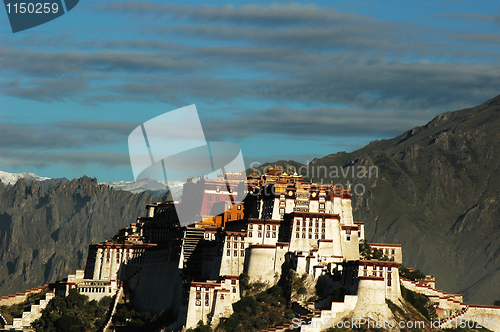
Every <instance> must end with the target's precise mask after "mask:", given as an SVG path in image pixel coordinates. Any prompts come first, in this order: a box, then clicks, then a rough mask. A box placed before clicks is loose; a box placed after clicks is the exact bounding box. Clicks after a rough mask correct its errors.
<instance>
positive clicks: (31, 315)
mask: <svg viewBox="0 0 500 332" xmlns="http://www.w3.org/2000/svg"><path fill="white" fill-rule="evenodd" d="M54 296H55V294H54V293H53V292H48V293H46V294H45V299H42V300H40V301H39V303H38V304H32V305H31V308H30V311H25V312H23V315H22V317H20V318H14V319H13V322H12V325H5V327H4V328H5V329H15V330H22V329H23V328H29V327H31V323H33V322H34V321H35V320H37V319H39V318H40V317H42V310H43V309H45V307H47V304H48V303H49V302H50V300H52V298H54ZM2 318H3V317H2Z"/></svg>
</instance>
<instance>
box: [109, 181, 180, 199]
mask: <svg viewBox="0 0 500 332" xmlns="http://www.w3.org/2000/svg"><path fill="white" fill-rule="evenodd" d="M102 184H106V185H109V186H111V187H113V188H114V189H115V190H126V191H130V192H132V193H140V192H143V191H147V192H148V193H150V194H151V195H153V196H163V195H165V193H166V192H167V186H166V181H157V180H153V179H149V178H145V179H139V180H137V181H116V182H103V183H102ZM168 185H169V189H170V191H171V193H172V196H173V197H174V198H175V199H177V198H179V197H180V196H181V195H182V189H183V186H184V182H180V181H169V182H168Z"/></svg>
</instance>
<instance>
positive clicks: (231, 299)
mask: <svg viewBox="0 0 500 332" xmlns="http://www.w3.org/2000/svg"><path fill="white" fill-rule="evenodd" d="M241 177H242V175H241V174H240V173H235V172H234V171H233V172H232V173H231V172H230V173H226V174H221V175H220V176H219V177H217V178H216V179H208V178H204V177H200V178H198V179H188V181H187V182H186V183H185V184H184V190H183V196H182V198H181V200H180V202H173V201H171V202H162V203H156V204H151V205H148V206H147V207H146V216H145V217H140V218H138V219H137V220H136V221H135V222H134V223H132V224H130V226H129V227H127V228H125V229H122V230H120V231H119V232H118V233H117V235H116V236H115V237H114V238H113V239H111V240H109V241H106V242H103V243H99V244H93V245H91V246H90V247H89V251H88V258H87V263H86V266H85V270H78V271H76V274H74V275H70V276H68V278H67V279H65V280H62V281H59V282H57V283H56V286H54V289H53V293H50V296H53V294H55V295H58V296H65V295H67V294H68V292H69V290H70V289H74V288H76V289H77V290H78V291H79V292H80V293H82V294H85V295H88V296H89V298H90V299H96V300H99V299H101V298H102V297H104V296H106V295H112V296H114V295H118V296H117V297H116V299H118V298H119V296H120V295H121V294H123V293H124V292H128V293H131V294H133V304H134V307H136V308H137V309H138V310H141V311H149V312H151V313H160V312H162V311H164V310H167V309H172V310H173V312H174V313H175V314H176V316H177V321H176V322H175V323H174V324H172V325H170V326H168V327H165V328H164V329H163V331H180V330H182V329H183V328H194V327H196V326H197V324H198V322H199V321H202V322H204V323H205V324H210V325H211V326H212V327H216V326H217V325H218V324H219V322H220V321H221V318H224V317H225V318H227V317H229V316H230V315H231V314H232V312H233V306H232V304H233V303H235V302H237V301H238V300H239V299H240V287H239V279H240V275H241V274H243V273H246V274H248V276H249V278H250V280H251V281H252V282H263V283H266V284H268V285H269V286H271V285H274V284H275V283H276V282H277V281H278V280H279V279H280V278H281V276H282V274H283V273H286V272H287V271H288V270H289V269H292V270H294V271H295V272H297V273H298V274H299V275H304V274H307V275H308V277H309V278H311V279H313V280H318V279H319V278H324V279H328V280H330V285H331V287H340V286H342V287H343V288H344V289H345V291H346V294H347V295H345V297H344V301H343V302H333V301H332V300H331V299H329V298H326V299H320V300H318V301H316V302H310V303H309V302H301V303H298V305H300V306H301V307H302V308H303V309H304V310H305V311H307V314H306V315H305V316H303V317H302V319H304V321H306V322H307V324H304V325H301V326H300V327H297V326H294V325H293V324H292V322H290V324H287V325H284V326H280V327H277V328H275V329H272V331H278V332H280V331H286V330H298V329H301V330H302V331H320V330H322V329H324V326H323V325H322V322H325V321H326V320H331V321H340V320H342V319H344V318H349V319H357V318H370V319H373V320H377V321H384V320H385V321H390V320H391V319H392V317H393V314H392V312H391V310H390V309H389V306H388V304H387V302H388V301H386V300H390V301H392V302H393V303H395V304H396V305H398V304H399V303H400V301H404V300H403V299H402V296H401V285H403V286H404V287H406V288H408V289H410V290H413V291H415V292H418V293H422V294H425V295H426V296H428V297H429V299H430V301H431V302H432V304H433V306H434V307H435V308H436V313H437V314H438V317H439V318H440V323H439V324H440V327H447V326H448V325H446V324H449V321H450V320H451V319H454V318H457V317H460V318H464V319H474V320H476V319H481V320H482V321H484V319H489V321H490V322H493V321H494V320H496V321H497V322H498V324H497V326H496V328H495V327H494V326H492V327H490V330H494V331H498V332H500V322H499V320H500V307H494V306H490V307H489V306H473V305H467V304H465V303H463V299H462V296H461V295H456V294H447V293H445V292H442V291H439V290H437V289H435V279H434V278H433V277H432V276H428V277H427V278H425V279H423V280H417V281H410V280H406V279H402V278H400V276H399V272H398V267H399V265H400V264H401V263H402V258H403V256H402V255H403V254H402V248H401V246H400V245H397V244H370V246H372V247H374V248H377V249H380V250H382V252H383V254H384V256H385V258H384V260H373V259H372V260H363V259H361V258H360V251H359V243H360V241H362V240H364V239H365V234H364V224H363V223H362V222H356V221H354V219H353V214H352V207H351V192H350V189H343V188H339V187H335V186H333V185H332V184H329V185H327V184H318V183H309V182H306V181H304V179H303V178H302V176H300V175H298V174H297V173H295V172H291V173H290V174H287V173H285V172H283V170H281V169H280V168H269V169H268V171H267V173H266V174H263V175H257V174H255V173H254V174H252V175H250V176H248V177H247V179H246V180H245V179H242V178H241ZM238 181H239V182H242V183H244V184H245V185H244V186H241V185H240V186H238V187H237V188H238V189H237V190H236V189H234V188H235V186H231V185H229V184H231V183H235V182H238ZM199 193H201V194H199ZM196 195H198V196H199V197H200V204H199V208H197V209H196V211H195V212H196V213H193V216H192V221H193V222H192V223H190V224H187V225H181V223H180V222H179V218H178V213H177V211H178V210H179V209H182V208H183V204H186V203H185V202H187V201H188V199H187V198H188V197H189V196H196ZM200 195H201V196H200ZM241 195H246V197H245V198H244V199H242V200H236V199H234V198H236V197H238V196H239V197H242V196H241ZM217 206H223V207H224V209H223V211H224V212H222V213H218V214H214V211H216V210H217V209H215V207H217ZM3 300H4V299H2V300H0V303H1V301H3ZM115 306H116V304H115ZM42 310H43V307H42V308H40V307H39V308H36V309H35V310H33V309H32V311H31V312H27V313H25V314H26V315H24V314H23V318H18V319H16V320H15V321H14V324H13V326H12V327H13V328H22V327H23V326H29V324H30V322H31V321H33V320H34V319H36V318H37V317H39V316H40V314H41V311H42Z"/></svg>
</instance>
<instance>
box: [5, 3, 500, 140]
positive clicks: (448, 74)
mask: <svg viewBox="0 0 500 332" xmlns="http://www.w3.org/2000/svg"><path fill="white" fill-rule="evenodd" d="M89 8H90V7H89ZM92 8H93V9H98V10H99V11H100V12H106V13H108V14H110V13H111V14H114V15H130V14H134V15H135V17H134V19H133V20H130V19H129V20H130V22H131V23H130V24H131V27H133V28H134V29H136V30H138V31H139V30H141V29H142V28H143V26H142V25H141V24H143V22H142V21H141V19H138V18H137V17H139V18H144V19H145V20H146V21H147V22H151V15H153V16H161V17H164V18H166V19H159V20H155V21H154V24H151V26H152V27H151V28H148V29H150V31H155V32H157V33H158V34H155V35H151V34H149V35H147V38H145V39H144V40H139V39H138V38H137V35H135V34H132V35H131V37H129V36H127V37H126V38H125V37H124V38H122V39H113V40H106V39H104V38H102V39H100V40H98V41H95V40H82V41H81V42H82V43H81V45H86V46H88V48H84V47H82V46H81V45H80V46H78V47H75V49H74V50H65V51H61V50H57V49H53V48H54V47H55V46H54V45H50V47H47V48H46V49H43V48H40V44H37V49H36V50H35V49H30V48H21V47H19V46H18V45H17V46H15V47H14V46H12V47H7V46H4V47H0V73H2V74H3V75H4V78H3V80H2V81H0V93H1V94H3V95H8V96H14V97H18V98H23V99H30V100H36V101H43V102H59V101H65V100H74V101H77V102H80V103H83V104H88V105H99V104H104V103H109V102H114V101H116V100H120V101H133V102H151V101H159V102H164V103H169V104H173V105H178V106H182V105H185V104H190V103H192V102H193V101H197V100H202V101H205V102H209V103H219V104H220V103H223V104H225V105H228V104H229V105H237V104H241V103H243V104H244V103H247V102H248V101H251V102H252V103H259V102H260V103H262V104H263V105H265V106H263V107H260V108H259V106H255V107H257V109H262V108H268V107H269V104H273V105H289V104H291V103H299V104H301V106H303V107H304V108H305V109H307V108H311V107H317V106H318V105H319V106H321V107H327V108H328V107H329V108H334V107H338V106H343V107H347V108H349V109H361V110H363V109H365V110H371V111H377V112H382V111H384V110H391V111H397V110H399V111H400V112H406V113H408V112H410V111H411V112H413V113H415V112H418V113H420V114H421V115H428V114H429V113H428V112H429V110H430V109H432V110H434V111H433V112H434V113H433V114H432V116H434V115H435V114H436V112H437V111H436V110H438V109H439V110H441V111H448V110H453V109H456V108H461V107H466V106H472V105H474V104H477V103H479V102H482V101H484V100H487V99H488V98H490V97H491V96H494V95H497V94H498V90H499V89H500V83H498V82H500V80H499V78H500V77H499V75H498V74H497V70H496V68H497V67H498V64H499V55H498V52H496V50H495V49H493V48H491V47H489V48H488V47H486V46H485V47H481V48H478V49H477V50H475V49H473V48H468V49H464V47H463V42H464V41H467V42H469V41H472V40H475V41H478V40H479V41H481V42H482V43H483V44H482V45H487V44H488V43H489V42H491V41H497V40H498V35H497V34H493V33H490V34H487V33H482V34H481V33H475V32H474V33H472V32H471V33H461V34H457V33H456V31H447V30H445V29H441V30H432V29H430V28H428V27H426V26H424V25H417V24H406V23H399V22H388V21H382V20H377V19H375V18H373V17H369V16H364V15H358V14H354V13H340V12H339V11H337V10H334V9H329V8H323V7H318V6H314V5H298V4H291V5H269V6H258V5H248V6H225V7H213V6H199V7H197V6H180V5H164V4H158V3H152V2H134V1H125V2H111V3H109V2H106V3H95V4H93V5H92ZM111 14H110V15H111ZM453 15H455V18H454V19H457V18H456V17H459V18H460V17H461V18H462V19H480V17H478V16H477V15H476V16H474V15H468V14H463V13H455V14H449V15H448V17H450V18H453ZM122 19H123V17H122ZM185 37H188V38H185ZM495 44H496V43H495ZM484 59H487V60H488V61H483V60H484ZM19 76H22V77H23V78H22V79H19ZM406 113H405V114H406ZM380 114H383V113H380ZM432 116H431V117H432ZM419 118H420V117H419ZM306 120H307V119H306ZM404 129H407V128H401V130H404Z"/></svg>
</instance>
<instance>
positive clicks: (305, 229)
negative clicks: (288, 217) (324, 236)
mask: <svg viewBox="0 0 500 332" xmlns="http://www.w3.org/2000/svg"><path fill="white" fill-rule="evenodd" d="M295 231H296V232H300V227H297V229H295ZM306 231H307V228H302V232H306ZM309 233H325V229H324V228H321V232H320V229H319V228H314V232H313V228H309Z"/></svg>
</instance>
